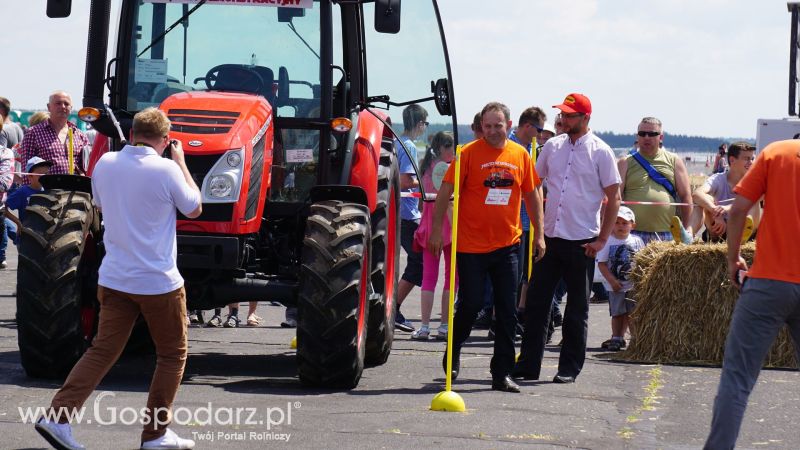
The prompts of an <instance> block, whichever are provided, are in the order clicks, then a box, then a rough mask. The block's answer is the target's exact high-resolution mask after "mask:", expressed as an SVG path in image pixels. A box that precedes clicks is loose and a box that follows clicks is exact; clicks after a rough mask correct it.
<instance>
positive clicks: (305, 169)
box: [270, 128, 320, 202]
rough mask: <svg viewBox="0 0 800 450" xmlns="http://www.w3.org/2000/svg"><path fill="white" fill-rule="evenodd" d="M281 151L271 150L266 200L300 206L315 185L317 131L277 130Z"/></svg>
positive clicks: (318, 134) (317, 159)
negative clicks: (270, 166) (295, 203)
mask: <svg viewBox="0 0 800 450" xmlns="http://www.w3.org/2000/svg"><path fill="white" fill-rule="evenodd" d="M281 139H282V141H283V148H277V147H276V149H275V153H274V160H273V166H272V190H271V192H272V194H271V198H270V200H272V201H282V202H302V201H305V200H306V198H307V197H308V194H309V192H311V188H312V187H314V185H316V184H317V163H318V162H319V139H320V132H319V130H301V129H296V128H290V129H284V130H281Z"/></svg>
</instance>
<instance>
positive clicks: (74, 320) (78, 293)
mask: <svg viewBox="0 0 800 450" xmlns="http://www.w3.org/2000/svg"><path fill="white" fill-rule="evenodd" d="M96 220H97V215H96V211H95V209H94V207H93V206H92V202H91V196H90V195H89V194H88V193H85V192H77V191H64V190H58V189H54V190H50V191H47V192H45V193H42V194H35V195H32V196H31V197H30V200H29V204H28V207H27V209H26V213H25V220H24V221H23V225H24V226H25V228H24V229H22V230H21V232H20V245H19V270H18V271H17V332H18V343H19V351H20V357H21V359H22V367H23V368H24V369H25V372H26V373H27V374H28V375H29V376H32V377H41V378H62V377H64V376H66V375H67V374H68V373H69V371H70V370H71V369H72V366H73V365H74V364H75V362H77V360H78V359H79V358H80V356H81V355H82V354H83V352H84V351H85V350H86V348H87V347H88V346H89V343H90V342H91V336H92V335H93V331H94V329H95V328H96V326H95V322H94V318H95V314H96V309H94V308H95V307H96V298H94V297H92V298H86V299H84V297H86V296H87V295H88V293H91V295H93V296H94V295H96V292H97V288H96V280H97V279H96V262H95V261H91V260H90V259H92V258H82V256H83V254H84V250H85V249H86V248H87V245H86V243H87V240H88V241H89V242H90V243H91V242H94V240H93V239H91V236H90V232H91V231H92V229H93V227H92V225H93V224H94V225H95V228H94V229H96V225H97V223H98V222H99V221H96ZM91 245H93V244H91ZM84 259H86V260H84ZM91 283H95V285H94V286H87V285H88V284H91Z"/></svg>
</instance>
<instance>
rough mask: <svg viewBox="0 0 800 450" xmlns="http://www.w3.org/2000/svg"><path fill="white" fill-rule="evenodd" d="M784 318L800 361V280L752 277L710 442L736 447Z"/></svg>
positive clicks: (733, 334) (731, 336) (735, 326)
mask: <svg viewBox="0 0 800 450" xmlns="http://www.w3.org/2000/svg"><path fill="white" fill-rule="evenodd" d="M783 324H788V325H789V334H791V336H792V341H794V350H795V356H796V357H797V360H798V361H800V283H789V282H785V281H777V280H768V279H763V278H749V279H747V280H746V281H745V283H744V286H743V287H742V293H741V295H740V296H739V300H738V301H737V302H736V307H735V308H734V310H733V320H731V327H730V330H729V331H728V339H727V340H726V341H725V357H724V359H723V362H722V375H721V376H720V379H719V388H718V390H717V397H716V399H714V415H713V418H712V420H711V431H710V433H709V435H708V440H707V441H706V445H705V447H704V448H706V449H711V450H717V449H732V448H733V447H734V445H735V444H736V438H737V437H738V436H739V428H740V427H741V425H742V418H743V417H744V410H745V408H747V399H748V398H749V397H750V392H752V390H753V386H755V384H756V380H757V379H758V374H759V373H760V372H761V366H762V365H764V359H765V358H766V357H767V353H768V352H769V349H770V347H772V343H773V342H774V341H775V338H776V337H777V336H778V332H779V331H780V329H781V328H782V327H783Z"/></svg>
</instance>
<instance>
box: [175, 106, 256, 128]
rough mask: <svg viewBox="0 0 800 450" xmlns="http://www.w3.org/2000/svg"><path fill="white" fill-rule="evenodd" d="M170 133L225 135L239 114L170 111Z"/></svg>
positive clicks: (188, 110)
mask: <svg viewBox="0 0 800 450" xmlns="http://www.w3.org/2000/svg"><path fill="white" fill-rule="evenodd" d="M168 115H169V120H170V121H171V122H172V131H176V132H180V133H192V134H226V133H228V132H229V131H230V130H231V127H232V126H233V125H234V124H235V123H236V119H237V118H238V117H239V115H240V114H239V113H237V112H233V111H206V110H200V109H170V110H169V113H168Z"/></svg>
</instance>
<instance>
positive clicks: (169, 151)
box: [161, 139, 178, 159]
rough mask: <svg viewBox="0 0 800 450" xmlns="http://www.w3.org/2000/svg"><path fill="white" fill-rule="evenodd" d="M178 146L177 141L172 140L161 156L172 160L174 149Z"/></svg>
mask: <svg viewBox="0 0 800 450" xmlns="http://www.w3.org/2000/svg"><path fill="white" fill-rule="evenodd" d="M176 145H178V141H176V140H175V139H170V140H169V145H167V148H165V149H164V153H162V154H161V156H163V157H164V158H167V159H172V148H173V147H175V146H176Z"/></svg>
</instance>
